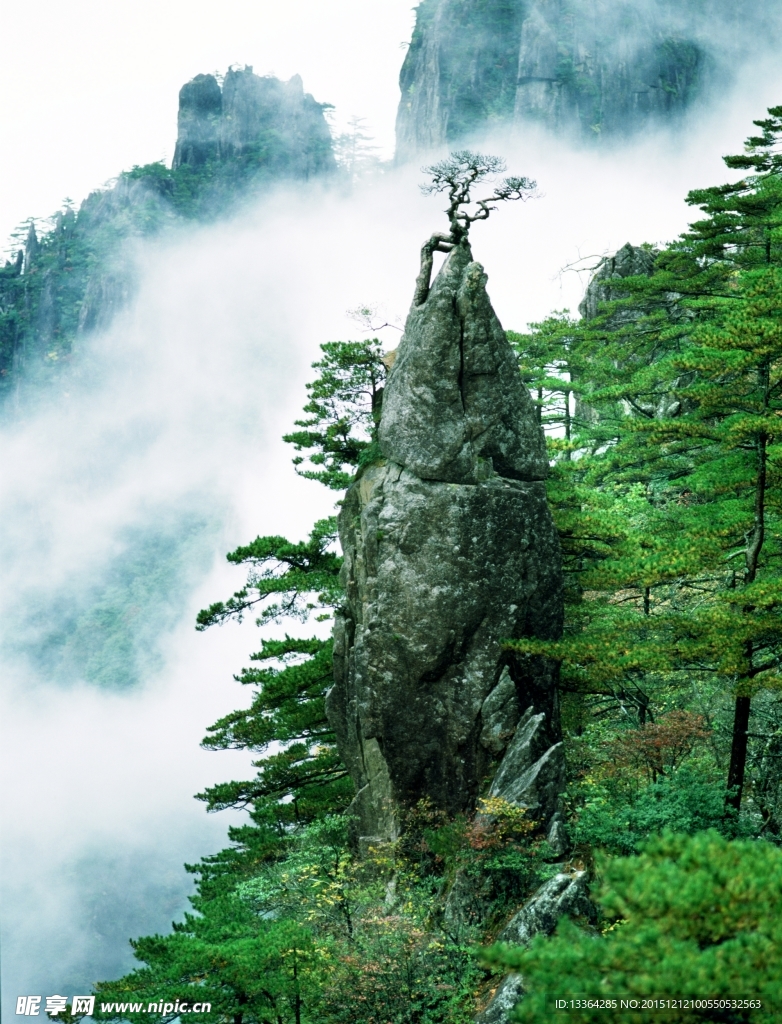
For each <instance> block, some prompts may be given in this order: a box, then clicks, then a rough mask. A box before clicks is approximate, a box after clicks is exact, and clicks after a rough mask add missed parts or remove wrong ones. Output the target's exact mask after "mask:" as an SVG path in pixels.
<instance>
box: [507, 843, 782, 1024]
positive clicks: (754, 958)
mask: <svg viewBox="0 0 782 1024" xmlns="http://www.w3.org/2000/svg"><path fill="white" fill-rule="evenodd" d="M601 874H602V878H603V881H602V885H601V887H600V891H599V894H598V901H599V903H600V906H601V908H602V910H603V914H604V926H603V930H602V934H601V935H600V936H597V937H596V936H594V935H592V934H586V933H585V932H583V931H581V930H579V929H578V928H577V927H576V926H575V925H574V924H573V923H572V922H570V921H567V920H563V921H561V922H560V924H559V926H558V928H557V934H556V935H555V936H554V937H553V938H550V939H546V938H542V937H538V938H537V939H535V940H534V941H533V943H532V945H531V947H530V948H529V949H528V950H514V949H512V948H508V947H501V946H495V947H494V948H493V949H492V950H491V951H490V952H489V953H488V954H487V958H488V959H489V960H490V961H491V962H492V963H494V964H498V965H502V966H504V967H506V968H510V969H513V970H520V971H521V972H522V974H523V976H524V985H525V990H526V991H527V994H526V995H525V998H524V999H523V1001H522V1002H521V1003H520V1005H519V1006H518V1007H517V1009H516V1011H515V1014H514V1019H516V1020H518V1021H530V1022H532V1021H536V1022H537V1021H541V1020H547V1019H549V1017H551V1016H552V1015H553V1012H554V1005H553V1000H554V999H557V998H560V999H568V1000H569V999H593V1000H594V999H601V998H602V999H605V998H615V999H617V1000H619V999H621V998H625V999H628V998H636V999H643V998H677V999H679V998H682V999H736V998H750V999H755V1000H760V1001H761V1002H762V1009H754V1010H749V1009H735V1010H733V1011H732V1012H731V1013H730V1014H728V1013H725V1012H717V1011H715V1010H709V1009H706V1008H705V1007H704V1008H703V1009H701V1010H698V1009H695V1010H689V1011H688V1010H683V1009H678V1008H677V1009H668V1010H666V1009H656V1010H655V1011H654V1014H653V1017H654V1020H655V1021H661V1022H666V1021H669V1022H674V1021H675V1022H677V1024H679V1022H683V1021H699V1020H700V1021H714V1020H732V1021H744V1020H747V1021H748V1020H764V1021H765V1020H768V1021H772V1020H776V1019H777V1017H778V1012H779V1010H778V1008H779V1006H780V1000H782V961H780V958H779V955H778V951H779V947H780V942H782V902H781V901H782V851H780V850H779V849H777V848H775V847H772V846H769V845H768V844H765V843H757V842H746V841H745V842H729V841H727V840H726V839H724V838H723V837H721V836H719V835H717V834H716V833H715V832H704V833H700V834H699V835H697V836H692V837H688V836H677V835H672V834H668V835H665V836H663V837H660V838H658V839H655V840H653V841H651V842H650V843H649V844H648V845H647V846H646V847H645V849H644V851H643V853H642V854H640V855H639V856H636V857H626V858H619V859H616V860H606V861H603V862H601ZM607 1012H608V1011H606V1010H605V1009H602V1010H600V1009H588V1008H586V1009H570V1010H568V1013H567V1017H568V1020H573V1021H583V1022H587V1021H595V1022H597V1021H604V1020H605V1019H606V1016H607ZM610 1018H611V1020H615V1021H621V1022H628V1024H630V1022H636V1021H642V1020H649V1019H651V1015H650V1014H647V1013H643V1012H640V1011H638V1010H635V1011H633V1010H622V1009H620V1008H617V1009H614V1010H611V1011H610Z"/></svg>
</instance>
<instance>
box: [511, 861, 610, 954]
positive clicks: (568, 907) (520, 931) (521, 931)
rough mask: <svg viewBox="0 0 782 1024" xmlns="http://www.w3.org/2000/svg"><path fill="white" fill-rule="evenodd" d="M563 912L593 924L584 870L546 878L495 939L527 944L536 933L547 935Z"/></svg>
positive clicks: (592, 909)
mask: <svg viewBox="0 0 782 1024" xmlns="http://www.w3.org/2000/svg"><path fill="white" fill-rule="evenodd" d="M565 914H567V915H568V916H569V917H581V918H584V919H585V920H586V921H588V922H590V923H593V922H594V921H595V907H594V904H593V903H592V901H591V900H590V898H589V879H588V877H587V873H586V871H574V872H572V873H567V872H560V873H559V874H557V875H554V877H553V878H550V879H549V880H548V881H547V882H544V883H543V885H541V887H540V888H539V889H538V890H537V892H536V893H535V894H534V895H533V896H532V897H531V898H530V899H529V900H528V901H527V903H525V904H524V906H523V907H522V908H521V910H519V911H518V912H517V913H516V914H514V915H513V917H512V918H511V919H510V921H509V922H508V924H507V925H506V926H505V927H504V928H503V930H502V931H501V932H500V934H499V936H498V937H497V941H498V942H509V943H511V944H512V945H514V946H527V945H528V944H529V943H530V942H531V941H532V939H533V938H534V937H535V936H536V935H551V934H552V932H553V931H554V929H555V928H556V926H557V921H559V919H560V918H561V917H563V916H564V915H565Z"/></svg>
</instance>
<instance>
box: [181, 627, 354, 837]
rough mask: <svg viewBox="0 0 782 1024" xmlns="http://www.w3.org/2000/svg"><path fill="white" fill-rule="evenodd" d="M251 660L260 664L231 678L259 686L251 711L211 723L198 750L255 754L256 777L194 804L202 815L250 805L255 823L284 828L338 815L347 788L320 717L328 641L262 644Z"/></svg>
mask: <svg viewBox="0 0 782 1024" xmlns="http://www.w3.org/2000/svg"><path fill="white" fill-rule="evenodd" d="M251 658H252V660H253V661H254V662H255V663H256V666H257V665H259V664H260V666H261V667H255V666H254V667H253V668H249V669H244V670H243V672H242V673H241V675H240V676H238V677H237V678H238V680H239V682H241V683H243V684H245V685H248V684H249V685H253V686H256V687H257V688H258V689H257V692H256V694H255V696H254V698H253V701H252V704H251V706H250V707H249V708H248V709H246V710H241V711H234V712H231V714H229V715H226V716H225V717H224V718H221V719H220V720H219V721H218V722H216V723H215V724H214V725H213V726H211V727H210V728H209V730H208V733H209V735H207V737H206V739H205V740H204V742H203V745H204V747H206V748H207V749H209V750H227V749H239V750H252V751H257V752H259V753H261V755H262V756H261V757H260V758H259V759H258V760H257V761H253V767H255V768H257V769H258V774H257V776H256V778H255V779H252V780H249V781H242V782H222V783H219V784H217V785H216V786H212V787H210V788H209V789H207V790H206V791H205V792H204V793H201V794H199V796H198V799H200V800H204V801H205V802H206V803H207V806H208V808H209V810H222V809H224V808H226V807H251V808H253V813H254V816H255V817H256V819H258V818H259V816H261V815H262V816H263V818H264V820H273V821H275V822H279V823H286V824H289V823H294V822H302V821H304V822H307V821H312V820H314V819H316V818H318V817H319V816H321V815H323V814H326V813H331V812H333V811H338V810H343V809H344V808H345V807H346V806H347V804H348V802H349V801H350V798H351V797H352V795H353V791H352V784H351V782H350V780H349V779H348V776H347V772H346V770H345V768H344V766H343V764H342V762H341V760H340V758H339V755H338V753H337V750H336V741H335V737H334V733H333V731H332V729H331V726H330V725H329V723H328V719H327V718H326V710H325V697H326V694H327V692H328V690H329V689H330V688H331V686H332V684H333V674H332V642H331V640H318V639H315V638H311V639H306V640H297V639H293V638H291V637H287V636H286V637H285V639H284V640H264V641H263V646H262V649H261V651H260V652H258V653H257V654H254V655H251Z"/></svg>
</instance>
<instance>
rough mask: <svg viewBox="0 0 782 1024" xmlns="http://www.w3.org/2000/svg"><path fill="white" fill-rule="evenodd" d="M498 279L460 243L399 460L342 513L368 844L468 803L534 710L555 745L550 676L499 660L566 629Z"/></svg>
mask: <svg viewBox="0 0 782 1024" xmlns="http://www.w3.org/2000/svg"><path fill="white" fill-rule="evenodd" d="M485 284H486V276H485V274H484V273H483V268H482V267H481V266H480V264H478V263H475V262H473V260H472V256H471V254H470V250H469V247H468V246H467V245H460V246H458V247H457V248H456V249H455V250H454V251H453V252H452V253H451V255H450V256H449V257H448V260H447V261H446V263H445V265H444V266H443V269H442V270H441V271H440V274H439V275H438V277H437V279H436V281H435V283H434V285H433V287H432V289H431V291H430V292H429V295H428V297H427V299H426V301H425V302H424V303H422V304H421V305H420V306H418V307H414V308H413V309H412V310H411V312H410V315H409V317H408V321H407V324H406V327H405V334H404V337H403V339H402V342H401V345H400V347H399V352H398V356H397V359H396V361H395V363H394V366H393V368H392V370H391V373H390V375H389V379H388V383H387V386H386V391H385V395H384V401H383V413H382V418H381V423H380V443H381V448H382V451H383V454H384V456H385V459H384V460H383V461H382V462H379V463H376V464H375V465H373V466H371V467H369V468H368V469H367V470H366V471H365V472H364V473H363V474H362V475H361V476H360V478H359V479H358V480H357V481H356V482H355V483H354V484H353V486H352V487H351V488H350V489H349V491H348V493H347V496H346V499H345V501H344V503H343V507H342V511H341V513H340V517H339V527H340V540H341V543H342V548H343V551H344V555H345V563H344V568H343V583H344V585H345V590H346V597H347V599H346V605H345V608H344V609H343V611H342V614H341V615H340V616H339V618H338V621H337V624H336V628H335V684H334V688H333V689H332V691H331V694H330V696H329V701H328V712H329V718H330V720H331V722H332V724H333V726H334V728H335V730H336V733H337V738H338V743H339V748H340V752H341V754H342V756H343V758H344V760H345V762H346V764H347V766H348V768H349V770H350V772H351V775H352V777H353V779H354V782H355V784H356V788H357V796H356V799H355V801H354V804H353V812H354V814H355V816H356V818H357V819H358V820H357V834H358V835H359V836H368V837H374V838H377V839H389V838H393V837H394V836H395V835H396V834H397V831H398V828H399V817H400V809H401V807H403V806H406V805H407V806H409V805H411V804H414V803H415V802H417V801H418V800H419V799H421V798H424V797H428V798H429V799H430V800H431V801H432V802H433V804H434V805H435V806H436V807H439V808H442V809H444V810H446V811H448V812H449V813H451V814H454V813H457V812H459V811H466V810H471V809H472V808H473V807H474V806H475V801H476V798H477V797H478V795H479V792H480V790H481V788H482V786H483V785H484V783H485V782H486V780H487V779H488V776H489V775H490V774H491V772H492V771H493V769H494V768H495V767H496V765H497V763H498V761H499V759H500V758H501V756H502V754H503V751H504V750H505V749H506V747H507V745H508V742H509V741H510V739H511V737H512V735H513V730H514V727H515V724H516V722H517V721H518V720H519V718H520V716H521V712H522V711H524V710H525V709H527V708H528V707H530V706H533V707H534V708H535V710H536V711H537V712H539V713H541V714H542V715H544V716H545V722H546V727H545V730H544V733H545V737H546V739H545V742H544V747H546V746H550V745H552V744H555V743H556V741H557V740H558V739H559V723H558V710H557V700H556V679H555V673H554V670H553V666H552V665H551V664H550V663H548V662H545V661H544V660H543V659H534V660H533V659H527V660H523V659H511V658H509V657H508V656H507V655H505V654H503V652H502V650H501V642H502V640H504V639H508V638H511V637H520V636H539V637H551V638H553V637H556V636H558V635H559V632H560V630H561V625H562V581H561V572H560V553H559V543H558V538H557V534H556V531H555V529H554V525H553V522H552V519H551V516H550V513H549V510H548V507H547V504H546V493H545V483H544V478H545V475H546V467H547V463H546V458H545V446H544V439H543V435H542V432H541V430H540V427H539V426H538V424H537V421H536V417H535V410H534V407H533V404H532V401H531V399H530V397H529V394H528V393H527V391H526V390H525V389H524V387H523V385H522V384H521V382H520V379H519V374H518V370H517V368H516V364H515V359H514V357H513V355H512V352H511V349H510V347H509V345H508V343H507V341H506V340H505V337H504V334H503V332H502V328H501V326H500V324H499V321H498V320H497V317H496V315H495V313H494V311H493V309H492V307H491V303H490V302H489V299H488V296H487V294H486V290H485ZM509 680H510V681H511V683H512V685H511V686H510V687H509V685H508V684H509Z"/></svg>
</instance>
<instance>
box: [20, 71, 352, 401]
mask: <svg viewBox="0 0 782 1024" xmlns="http://www.w3.org/2000/svg"><path fill="white" fill-rule="evenodd" d="M335 168H336V163H335V160H334V153H333V149H332V145H331V136H330V133H329V128H328V124H327V123H326V120H325V118H324V116H323V106H322V105H321V104H319V103H316V101H315V100H314V99H313V98H312V96H310V95H309V94H308V93H305V92H304V89H303V87H302V82H301V79H300V78H299V77H298V76H294V77H293V78H292V79H291V80H290V81H289V82H280V81H279V80H278V79H276V78H262V77H259V76H258V75H255V74H253V71H252V68H244V69H242V70H230V71H229V72H228V73H227V74H226V76H225V79H224V81H223V84H222V88H221V86H220V85H219V84H218V82H217V79H216V78H215V77H214V76H213V75H197V76H196V77H195V78H194V79H193V80H192V81H191V82H188V83H187V84H186V85H185V86H183V88H182V90H181V92H180V109H179V130H178V138H177V144H176V151H175V156H174V162H173V166H172V168H171V169H170V170H169V169H168V168H166V167H164V166H163V165H162V164H150V165H147V166H146V167H137V168H134V169H133V170H132V171H130V172H126V173H124V174H121V175H120V176H119V178H118V179H117V182H116V184H115V185H113V186H112V187H111V188H109V189H103V190H100V191H97V192H93V193H92V194H91V195H90V196H88V197H87V199H85V201H84V202H83V203H82V205H81V207H80V208H79V209H78V210H74V209H67V210H65V211H62V212H61V213H60V214H58V215H57V216H56V217H55V218H54V226H53V228H52V229H51V230H50V231H48V232H46V234H44V235H42V236H41V237H40V238H39V237H38V236H37V235H36V232H35V229H34V228H31V230H30V233H29V234H28V238H27V243H26V246H25V249H24V251H23V252H22V255H21V256H18V257H17V259H16V260H14V261H10V262H7V263H6V265H5V266H4V267H0V399H2V397H3V396H4V395H7V394H9V393H12V392H15V393H17V394H18V388H19V386H20V384H21V381H22V380H23V379H24V380H25V381H36V380H38V379H46V378H48V377H49V376H51V375H52V374H56V373H58V372H59V371H60V368H61V367H62V366H64V365H66V364H67V362H68V359H69V356H70V352H71V348H72V344H73V341H74V339H75V338H76V337H77V336H78V335H79V334H83V333H86V332H89V331H93V330H98V329H102V328H105V327H107V326H108V324H109V323H110V322H111V320H112V318H113V317H114V315H115V314H116V313H117V312H118V311H119V310H120V309H122V308H123V306H125V305H126V304H127V302H128V301H129V299H130V298H131V296H132V295H133V294H134V291H135V284H136V282H135V263H134V260H133V259H132V257H131V255H130V252H129V249H128V244H127V243H128V242H129V241H130V240H131V239H133V238H138V237H142V236H149V235H153V234H157V233H159V232H160V231H162V230H164V229H165V228H166V227H168V226H170V225H172V224H174V223H176V222H177V221H181V220H182V219H183V218H187V219H191V220H206V219H214V218H215V217H219V216H221V215H224V214H225V213H227V212H229V211H230V210H231V209H233V208H235V206H236V203H237V201H238V200H241V199H243V198H246V197H247V196H248V195H254V194H258V193H260V192H261V191H262V190H263V189H264V188H265V187H267V186H268V184H269V183H270V182H271V181H275V180H280V179H283V178H290V179H294V180H299V181H301V180H304V179H308V178H312V177H315V176H321V175H327V174H329V173H330V172H331V171H333V170H334V169H335Z"/></svg>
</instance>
